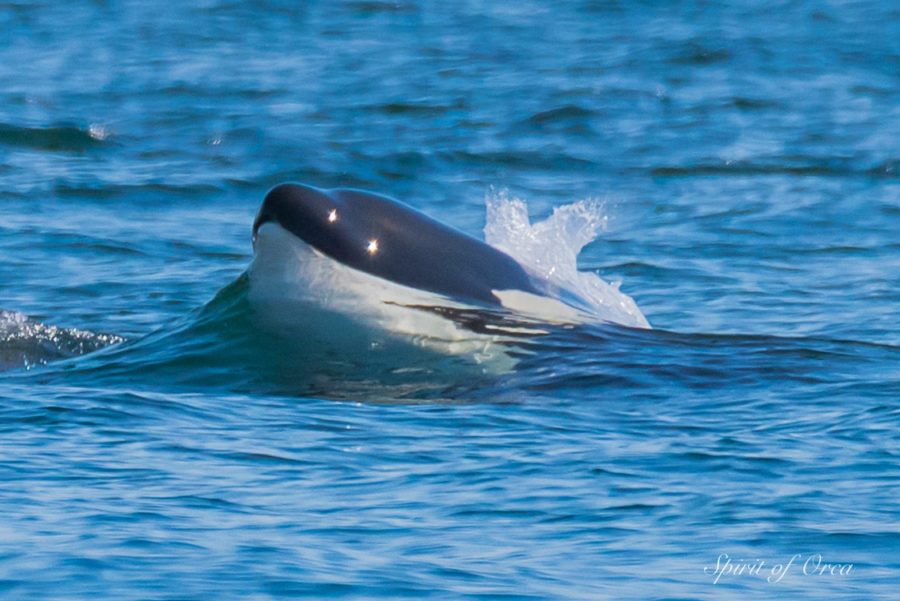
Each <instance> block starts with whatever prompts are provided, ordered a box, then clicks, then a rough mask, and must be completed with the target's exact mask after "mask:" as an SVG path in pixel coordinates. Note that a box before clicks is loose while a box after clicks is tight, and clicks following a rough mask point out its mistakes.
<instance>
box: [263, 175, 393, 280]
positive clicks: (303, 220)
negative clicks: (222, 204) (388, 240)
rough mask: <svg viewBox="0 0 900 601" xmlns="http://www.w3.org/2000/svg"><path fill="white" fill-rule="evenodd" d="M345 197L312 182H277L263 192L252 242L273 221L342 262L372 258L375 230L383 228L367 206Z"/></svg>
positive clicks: (355, 262)
mask: <svg viewBox="0 0 900 601" xmlns="http://www.w3.org/2000/svg"><path fill="white" fill-rule="evenodd" d="M373 196H374V195H373ZM345 200H346V199H344V198H343V197H342V195H341V194H335V193H333V191H326V190H320V189H318V188H313V187H312V186H303V185H299V184H281V185H279V186H276V187H275V188H273V189H272V191H271V192H269V193H268V194H267V195H266V198H265V200H264V201H263V204H262V206H261V207H260V209H259V213H257V215H256V220H255V221H254V222H253V240H254V243H255V242H256V238H257V235H258V232H259V229H260V228H261V227H263V226H264V225H266V224H267V223H276V224H277V225H279V226H280V227H281V228H283V229H284V230H286V231H287V232H289V233H291V234H292V235H293V236H295V237H297V238H299V239H300V240H302V241H303V242H305V243H306V244H307V245H309V246H310V247H312V248H313V249H314V250H316V251H318V252H319V253H322V254H324V255H326V256H328V257H331V258H333V259H336V260H338V261H341V262H342V263H346V264H350V265H359V264H360V263H366V262H371V261H374V260H375V259H376V258H377V257H378V255H379V251H380V250H381V249H380V247H379V237H378V234H377V231H378V229H383V228H379V227H378V226H379V224H378V223H377V222H378V219H373V218H372V214H371V213H370V212H369V211H366V210H365V209H366V207H362V206H360V204H359V203H358V202H355V203H352V204H348V203H347V202H345ZM379 200H380V199H378V198H374V199H373V200H372V201H370V202H379ZM384 201H386V202H388V203H390V201H389V200H388V199H384Z"/></svg>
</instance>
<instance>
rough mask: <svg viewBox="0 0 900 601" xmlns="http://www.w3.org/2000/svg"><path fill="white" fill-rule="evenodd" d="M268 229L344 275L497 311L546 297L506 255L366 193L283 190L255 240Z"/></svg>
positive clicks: (271, 198) (266, 208)
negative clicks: (517, 296)
mask: <svg viewBox="0 0 900 601" xmlns="http://www.w3.org/2000/svg"><path fill="white" fill-rule="evenodd" d="M268 223H274V224H277V225H278V226H280V227H281V228H283V229H284V230H286V231H287V232H290V233H291V234H293V235H294V236H296V237H297V238H298V239H300V240H302V241H303V242H305V243H306V244H308V245H309V246H310V247H312V248H313V249H314V250H316V251H318V252H319V253H321V254H323V255H325V256H326V257H328V258H330V259H333V260H335V261H338V262H339V263H341V264H343V265H346V266H347V267H351V268H353V269H356V270H359V271H361V272H364V273H368V274H370V275H373V276H376V277H378V278H381V279H382V280H385V281H388V282H393V283H395V284H400V285H402V286H407V287H409V288H414V289H416V290H424V291H428V292H433V293H435V294H439V295H442V296H445V297H447V298H450V299H457V300H464V301H475V302H479V303H485V304H488V305H499V304H501V300H500V298H499V297H498V293H502V292H503V291H511V290H516V291H521V292H524V293H528V294H534V295H547V294H548V293H551V290H550V288H551V287H550V286H549V285H547V284H546V283H543V284H542V283H541V282H539V281H538V280H536V279H535V278H534V277H532V276H531V275H529V274H528V272H526V270H525V269H524V268H523V267H522V265H520V264H519V263H518V262H516V261H515V259H513V258H512V257H510V256H509V255H507V254H506V253H504V252H501V251H500V250H497V249H496V248H494V247H492V246H489V245H488V244H485V243H484V242H482V241H481V240H478V239H477V238H474V237H472V236H469V235H468V234H465V233H463V232H461V231H459V230H457V229H455V228H453V227H450V226H448V225H444V224H443V223H440V222H439V221H436V220H434V219H432V218H430V217H428V216H427V215H425V214H423V213H421V212H419V211H417V210H415V209H413V208H412V207H410V206H408V205H405V204H402V203H400V202H398V201H396V200H394V199H392V198H388V197H386V196H381V195H379V194H373V193H371V192H364V191H361V190H352V189H342V188H339V189H334V190H321V189H318V188H313V187H311V186H303V185H298V184H282V185H280V186H278V187H276V188H275V189H273V190H272V191H271V192H269V193H268V195H266V198H265V200H264V201H263V204H262V207H260V209H259V213H258V214H257V216H256V220H255V221H254V223H253V238H254V240H256V239H257V237H258V235H259V230H260V228H261V227H263V226H264V225H266V224H268ZM554 292H555V291H554Z"/></svg>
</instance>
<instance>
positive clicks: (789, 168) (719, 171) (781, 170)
mask: <svg viewBox="0 0 900 601" xmlns="http://www.w3.org/2000/svg"><path fill="white" fill-rule="evenodd" d="M650 174H651V175H653V176H655V177H704V176H741V177H744V176H771V175H790V176H798V177H806V176H809V177H861V178H883V179H896V178H898V177H900V174H898V173H897V172H896V171H895V169H894V162H888V163H884V164H882V165H878V166H875V167H870V168H868V169H865V168H864V169H854V168H852V167H846V166H843V165H840V164H837V165H781V164H771V165H765V164H750V163H729V162H722V163H720V164H708V163H707V164H697V165H690V166H684V167H679V166H671V167H654V168H651V169H650Z"/></svg>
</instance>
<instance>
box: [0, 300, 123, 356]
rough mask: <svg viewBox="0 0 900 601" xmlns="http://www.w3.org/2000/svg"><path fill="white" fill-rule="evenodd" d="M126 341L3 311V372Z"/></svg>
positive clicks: (0, 345) (0, 330)
mask: <svg viewBox="0 0 900 601" xmlns="http://www.w3.org/2000/svg"><path fill="white" fill-rule="evenodd" d="M123 340H124V338H122V337H120V336H115V335H112V334H97V333H94V332H89V331H87V330H76V329H73V328H60V327H57V326H50V325H47V324H44V323H41V322H39V321H35V320H33V319H30V318H29V317H27V316H26V315H23V314H22V313H17V312H14V311H3V310H0V371H3V370H8V369H16V368H22V367H24V368H26V369H28V368H31V367H33V366H35V365H44V364H46V363H49V362H50V361H55V360H58V359H67V358H69V357H77V356H79V355H84V354H85V353H90V352H93V351H96V350H98V349H101V348H103V347H105V346H109V345H110V344H116V343H118V342H122V341H123Z"/></svg>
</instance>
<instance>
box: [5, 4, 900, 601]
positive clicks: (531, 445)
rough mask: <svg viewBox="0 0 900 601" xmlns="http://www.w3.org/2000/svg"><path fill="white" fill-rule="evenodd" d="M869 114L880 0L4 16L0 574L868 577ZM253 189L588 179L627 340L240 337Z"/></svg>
mask: <svg viewBox="0 0 900 601" xmlns="http://www.w3.org/2000/svg"><path fill="white" fill-rule="evenodd" d="M898 140H900V10H898V8H897V6H896V5H895V4H894V3H891V2H874V1H871V2H867V1H860V2H849V1H848V2H838V1H834V2H825V1H823V2H812V1H803V0H800V1H792V2H758V3H757V2H725V3H713V4H709V3H692V2H675V3H653V2H613V1H588V0H585V1H575V2H566V3H561V2H560V3H557V2H536V1H531V0H522V1H519V2H510V3H507V2H494V3H489V2H457V3H439V2H427V1H421V2H414V1H410V2H404V1H401V2H380V1H361V2H348V1H341V2H304V3H298V2H280V1H276V0H272V1H267V2H259V3H237V2H228V1H224V0H209V1H205V2H196V3H162V2H154V1H149V2H136V1H134V2H129V1H115V0H113V1H109V2H101V1H97V2H76V3H62V2H28V1H16V2H12V3H4V4H2V5H0V216H2V219H0V311H2V312H0V597H2V598H3V599H28V600H33V599H116V600H130V599H135V600H138V599H141V600H143V599H154V600H156V599H159V600H162V599H166V600H169V599H171V600H175V599H178V600H182V599H198V600H199V599H284V598H311V599H332V598H333V599H398V598H412V599H418V598H429V599H535V600H537V599H622V598H633V599H717V600H718V599H724V600H730V599H735V600H738V599H776V598H777V599H847V600H849V599H854V600H855V599H866V600H869V599H895V598H897V591H898V590H900V560H898V556H900V506H898V501H897V499H898V496H900V467H898V461H900V436H898V431H900V333H898V332H900V329H898V325H897V324H898V321H900V142H898ZM283 181H299V182H305V183H308V184H312V185H317V186H322V187H332V186H352V187H360V188H365V189H370V190H374V191H377V192H380V193H383V194H388V195H391V196H394V197H396V198H399V199H401V200H403V201H405V202H407V203H409V204H411V205H413V206H415V207H416V208H418V209H420V210H422V211H424V212H426V213H428V214H429V215H431V216H433V217H435V218H437V219H439V220H441V221H444V222H447V223H450V224H452V225H454V226H456V227H458V228H460V229H462V230H463V231H466V232H468V233H471V234H474V235H479V236H481V235H482V234H483V231H484V229H485V225H486V202H487V203H488V205H490V203H491V202H493V201H494V200H495V199H497V198H503V197H507V198H514V199H520V200H521V201H523V202H524V203H525V204H526V206H527V210H528V211H529V212H530V215H531V218H532V220H533V221H534V222H539V221H540V220H542V219H545V218H547V217H548V216H550V215H551V214H553V211H554V209H558V208H559V207H563V206H566V205H571V204H573V203H577V202H582V201H583V202H589V203H590V204H591V206H592V207H595V208H596V210H597V211H600V213H597V217H598V218H599V219H600V221H599V222H602V227H599V228H598V229H599V230H600V232H599V236H598V238H597V239H596V240H594V241H593V242H591V243H589V244H587V245H586V246H585V248H584V249H583V250H582V251H581V253H580V255H579V256H578V267H579V268H580V269H581V270H582V271H583V272H584V273H586V274H596V276H599V277H600V278H602V279H603V280H604V281H606V282H610V283H612V284H617V285H620V289H621V291H623V292H624V293H625V294H627V295H629V296H630V297H632V298H633V299H634V300H635V302H636V303H637V306H638V307H640V310H641V312H642V313H643V314H644V315H645V316H646V318H647V319H648V320H649V322H650V324H651V325H652V326H653V328H652V329H649V330H648V329H634V328H628V327H622V326H618V325H615V324H610V325H589V326H583V327H578V328H550V329H548V330H547V334H545V335H542V336H536V337H534V338H529V339H526V340H522V341H521V343H520V344H517V345H516V346H515V347H514V348H512V349H511V351H510V352H511V353H513V354H515V355H516V356H517V358H518V363H517V364H516V365H515V367H514V368H512V369H510V370H505V371H501V372H499V373H498V372H491V371H484V372H479V371H478V370H472V369H471V365H463V364H462V363H464V362H462V363H461V361H462V360H461V359H460V358H458V357H453V358H447V357H441V356H435V355H433V354H429V353H425V352H421V353H409V352H402V351H396V352H395V351H394V350H392V349H391V348H390V347H384V346H380V345H369V344H359V345H357V346H356V347H353V343H352V337H351V340H350V343H349V346H350V347H352V348H350V350H349V351H348V350H347V349H348V342H347V340H346V339H342V344H341V345H334V344H333V342H334V341H332V340H329V339H327V337H326V338H325V339H318V338H316V339H312V338H309V337H305V336H295V337H293V338H284V337H278V336H273V335H272V334H271V333H267V332H266V331H264V330H262V329H260V328H259V327H257V323H258V318H259V316H258V315H256V314H255V313H254V310H253V307H251V306H250V305H249V304H248V302H247V281H246V277H245V276H244V275H243V274H244V272H245V270H246V269H247V266H248V265H249V264H250V261H251V259H252V248H251V243H250V229H251V224H252V220H253V216H254V214H255V211H256V209H257V207H258V206H259V203H260V202H261V201H262V198H263V196H264V195H265V193H266V191H267V190H268V189H270V188H271V187H272V186H274V185H276V184H278V183H280V182H283ZM599 222H598V223H599ZM504 224H505V225H507V226H508V225H510V224H509V222H503V221H502V220H501V222H500V225H504ZM488 225H489V226H490V224H488ZM494 225H497V223H495V224H494ZM487 233H488V235H489V237H490V236H496V235H497V233H498V230H497V229H496V227H495V228H492V227H488V231H487ZM505 242H506V243H507V244H511V245H517V244H519V243H521V244H523V245H525V246H527V240H524V239H523V240H519V241H518V242H517V241H516V239H515V237H514V236H512V237H511V238H510V237H507V238H506V239H505ZM569 243H570V244H572V245H573V246H579V244H578V243H577V241H569ZM554 260H555V259H554Z"/></svg>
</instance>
